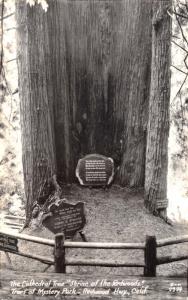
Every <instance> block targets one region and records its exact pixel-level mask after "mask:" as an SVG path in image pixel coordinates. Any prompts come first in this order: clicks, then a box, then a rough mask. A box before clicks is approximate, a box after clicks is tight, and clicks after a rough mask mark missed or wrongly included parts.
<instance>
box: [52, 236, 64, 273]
mask: <svg viewBox="0 0 188 300" xmlns="http://www.w3.org/2000/svg"><path fill="white" fill-rule="evenodd" d="M64 240H65V236H64V234H63V233H58V234H56V235H55V249H54V264H55V272H56V273H66V265H65V247H64Z"/></svg>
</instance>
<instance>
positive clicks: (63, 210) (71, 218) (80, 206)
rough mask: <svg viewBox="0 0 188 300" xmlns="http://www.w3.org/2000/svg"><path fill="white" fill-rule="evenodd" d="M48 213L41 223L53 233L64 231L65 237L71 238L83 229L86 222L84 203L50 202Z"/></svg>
mask: <svg viewBox="0 0 188 300" xmlns="http://www.w3.org/2000/svg"><path fill="white" fill-rule="evenodd" d="M49 210H50V213H48V214H46V217H45V215H44V220H43V221H42V224H43V225H44V226H45V227H46V228H48V229H49V230H50V231H51V232H53V233H64V234H65V238H72V237H73V236H74V235H75V234H76V232H79V231H81V230H82V229H83V227H84V226H85V223H86V218H85V213H84V203H83V202H78V203H77V204H70V203H67V202H65V201H61V202H60V203H59V204H56V203H54V204H52V205H51V206H50V208H49Z"/></svg>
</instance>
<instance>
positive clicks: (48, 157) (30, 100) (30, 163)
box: [17, 1, 56, 222]
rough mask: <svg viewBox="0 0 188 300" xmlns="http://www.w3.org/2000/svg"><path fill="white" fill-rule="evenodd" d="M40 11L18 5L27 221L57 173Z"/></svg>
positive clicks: (48, 68)
mask: <svg viewBox="0 0 188 300" xmlns="http://www.w3.org/2000/svg"><path fill="white" fill-rule="evenodd" d="M43 15H44V12H43V10H42V9H41V8H37V12H36V9H35V8H29V6H28V5H26V1H18V2H17V19H18V24H19V30H18V43H17V45H18V57H19V59H18V72H19V95H20V102H21V109H20V114H21V130H22V153H23V171H24V184H25V194H26V199H27V206H26V217H27V220H26V222H29V219H30V218H31V212H32V207H33V204H34V203H35V202H36V201H40V200H42V199H45V198H47V197H48V195H49V193H50V189H51V184H50V183H51V179H52V176H53V175H54V174H55V173H56V154H55V143H54V116H53V96H52V93H51V84H50V82H51V77H50V76H51V63H50V60H49V44H50V41H49V39H48V32H47V27H46V26H45V22H44V19H43Z"/></svg>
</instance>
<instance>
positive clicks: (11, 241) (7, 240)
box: [0, 233, 18, 252]
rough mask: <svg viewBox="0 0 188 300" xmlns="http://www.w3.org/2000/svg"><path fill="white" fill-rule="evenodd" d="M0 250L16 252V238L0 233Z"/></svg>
mask: <svg viewBox="0 0 188 300" xmlns="http://www.w3.org/2000/svg"><path fill="white" fill-rule="evenodd" d="M0 250H2V251H9V252H18V240H17V239H16V238H14V237H12V236H9V235H7V234H3V233H0Z"/></svg>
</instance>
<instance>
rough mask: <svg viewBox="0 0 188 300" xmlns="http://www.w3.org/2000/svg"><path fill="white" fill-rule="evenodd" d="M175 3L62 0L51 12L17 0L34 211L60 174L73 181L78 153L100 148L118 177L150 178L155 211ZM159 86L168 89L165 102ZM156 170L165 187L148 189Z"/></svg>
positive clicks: (135, 182)
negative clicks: (170, 9)
mask: <svg viewBox="0 0 188 300" xmlns="http://www.w3.org/2000/svg"><path fill="white" fill-rule="evenodd" d="M169 4H170V0H166V1H148V0H142V1H139V0H118V1H116V0H114V1H111V0H105V1H101V0H92V1H89V0H82V1H81V0H77V1H71V0H54V1H49V8H48V11H47V13H45V12H44V11H43V10H42V9H41V8H40V7H39V6H34V7H30V6H29V5H27V4H26V2H25V0H21V1H18V2H17V21H18V28H19V30H18V54H19V55H18V59H19V64H18V66H19V86H20V98H21V116H22V144H23V168H24V180H25V190H26V198H27V217H28V220H29V218H30V216H31V210H32V205H33V202H34V201H36V200H37V201H40V200H41V199H47V198H48V196H49V195H50V193H51V186H50V185H51V184H50V182H51V180H52V177H53V175H54V174H55V175H57V179H58V181H59V182H60V181H61V182H63V183H69V182H75V181H76V178H75V168H76V164H77V161H78V159H79V158H80V157H82V156H84V155H86V154H89V153H95V152H96V153H100V154H104V155H107V156H111V157H112V158H113V159H114V161H115V165H116V168H117V176H116V181H117V183H118V184H120V185H123V186H131V187H136V186H142V187H143V186H144V180H145V178H146V180H145V188H146V202H145V203H146V205H147V207H150V208H151V210H152V211H155V210H156V206H155V205H153V203H155V199H157V201H158V199H160V200H161V199H162V198H163V199H164V198H165V199H166V195H165V180H163V179H164V177H165V178H166V175H167V167H166V166H167V162H165V163H164V160H163V155H164V153H165V158H166V156H167V148H166V145H167V140H168V130H166V131H165V134H163V132H162V130H161V129H162V126H164V124H166V123H167V124H168V118H169V116H168V106H169V86H168V83H169V73H168V71H167V70H168V68H169V63H170V60H169V59H168V57H166V58H165V59H164V58H163V57H161V56H163V55H169V36H170V23H169V19H168V15H167V6H168V5H169ZM152 7H153V12H154V15H155V11H156V12H157V14H158V13H159V12H161V14H162V17H160V18H162V19H160V18H159V22H158V21H157V23H156V24H157V25H155V24H154V23H153V25H152ZM163 19H164V20H163ZM152 31H153V34H152ZM165 34H166V35H165ZM161 38H164V41H161V46H159V44H160V42H159V41H160V39H161ZM160 47H162V48H160ZM163 48H164V49H163ZM160 49H161V50H160ZM167 49H168V51H167ZM155 56H156V57H155ZM151 61H152V64H151ZM164 61H165V65H163V62H164ZM161 76H162V79H161ZM163 79H164V80H163ZM156 80H157V82H158V86H156V83H155V81H156ZM162 80H163V84H164V83H166V84H167V86H166V89H167V91H166V92H165V91H163V89H162V87H161V84H162ZM150 83H151V84H150ZM162 91H163V93H162ZM161 93H162V95H163V94H165V95H166V98H167V99H166V102H165V104H166V105H164V106H162V107H161V103H163V98H164V96H161ZM148 107H149V109H148ZM152 107H153V108H154V109H153V108H152ZM156 109H158V114H157V113H156ZM164 116H165V120H164V122H163V118H164ZM148 118H149V123H148V127H147V122H148ZM161 118H162V119H161ZM160 122H162V123H161V124H163V125H160ZM156 126H158V128H157V127H156ZM147 131H148V134H147ZM152 132H153V133H152ZM152 134H153V135H154V136H155V139H156V141H155V144H152ZM158 142H159V146H158ZM160 146H161V148H160ZM146 147H147V155H146ZM159 148H160V149H162V151H161V150H159ZM145 159H146V161H145ZM161 159H162V160H161ZM152 160H153V161H157V160H158V161H159V164H160V165H161V173H159V172H157V173H156V174H155V169H156V163H154V162H151V161H152ZM145 171H146V175H145ZM154 174H155V176H154ZM156 180H157V182H158V181H160V182H161V187H160V188H159V190H158V191H160V189H163V190H164V193H163V194H160V195H159V193H160V192H158V194H155V193H153V197H152V196H149V197H148V195H151V187H152V186H153V184H154V183H155V182H156ZM163 183H164V187H163V186H162V185H163ZM163 204H164V201H163ZM163 208H164V207H163Z"/></svg>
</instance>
